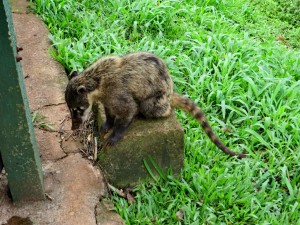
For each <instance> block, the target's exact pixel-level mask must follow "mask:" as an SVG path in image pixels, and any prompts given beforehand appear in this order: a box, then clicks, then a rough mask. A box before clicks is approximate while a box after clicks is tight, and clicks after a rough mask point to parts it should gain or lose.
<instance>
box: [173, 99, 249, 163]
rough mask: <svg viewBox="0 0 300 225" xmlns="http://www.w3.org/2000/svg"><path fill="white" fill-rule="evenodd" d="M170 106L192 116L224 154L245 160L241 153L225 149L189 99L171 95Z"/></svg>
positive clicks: (195, 105) (200, 110)
mask: <svg viewBox="0 0 300 225" xmlns="http://www.w3.org/2000/svg"><path fill="white" fill-rule="evenodd" d="M171 105H172V106H173V107H175V108H180V109H182V110H184V111H185V112H187V113H189V114H190V115H192V116H193V117H194V118H195V119H196V120H198V122H199V123H200V124H201V126H202V128H203V129H204V131H205V133H206V134H207V136H208V137H209V139H210V140H211V141H212V142H213V143H214V144H215V145H216V146H217V147H218V148H219V149H221V150H222V151H223V152H224V153H226V154H228V155H230V156H237V157H238V158H239V159H241V158H245V157H246V156H245V155H244V154H242V153H236V152H233V151H231V150H230V149H229V148H227V147H226V146H225V145H224V144H223V143H222V142H221V140H220V139H219V138H218V136H216V135H215V134H214V132H213V130H212V128H211V126H210V125H209V122H208V120H207V119H206V117H205V115H204V112H203V111H202V109H201V108H200V107H199V106H198V105H197V104H196V103H195V102H193V101H192V100H190V99H189V98H186V97H184V96H182V95H180V94H178V93H173V94H172V98H171Z"/></svg>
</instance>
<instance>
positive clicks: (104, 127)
mask: <svg viewBox="0 0 300 225" xmlns="http://www.w3.org/2000/svg"><path fill="white" fill-rule="evenodd" d="M112 126H113V125H112V124H110V123H108V122H104V123H102V125H101V127H100V133H101V135H103V136H104V135H105V134H107V133H108V131H109V130H110V129H111V128H112Z"/></svg>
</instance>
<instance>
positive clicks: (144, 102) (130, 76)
mask: <svg viewBox="0 0 300 225" xmlns="http://www.w3.org/2000/svg"><path fill="white" fill-rule="evenodd" d="M65 98H66V102H67V105H68V107H69V109H70V113H71V117H72V129H73V130H74V129H78V128H79V126H80V124H81V123H82V122H83V121H84V120H86V118H87V116H88V115H89V113H90V111H91V108H92V105H93V103H95V102H98V101H100V102H101V103H102V104H103V106H104V110H105V115H106V121H105V122H104V123H103V124H102V126H101V128H100V131H101V133H106V132H108V130H109V129H112V133H111V135H110V136H109V137H108V138H107V140H106V144H107V145H114V144H115V143H116V142H118V141H119V140H120V139H121V138H122V137H123V134H124V132H125V131H126V129H127V128H128V126H129V125H130V123H131V122H132V120H133V119H134V117H135V116H136V115H138V114H142V115H143V116H145V117H146V118H158V117H168V116H169V115H170V114H171V111H172V107H175V108H180V109H182V110H184V111H186V112H187V113H189V114H191V115H192V116H193V117H194V118H195V119H196V120H198V121H199V123H200V124H201V126H202V127H203V129H204V131H205V133H206V134H207V136H208V137H209V138H210V139H211V141H212V142H213V143H214V144H215V145H216V146H217V147H218V148H219V149H221V150H222V151H223V152H224V153H226V154H228V155H230V156H237V157H238V158H244V157H245V155H244V154H239V153H235V152H233V151H231V150H230V149H229V148H227V147H226V146H225V145H224V144H223V143H222V142H221V141H220V139H219V138H218V137H217V136H216V135H215V134H214V133H213V131H212V128H211V126H210V125H209V123H208V120H207V119H206V117H205V115H204V113H203V111H202V110H201V109H200V108H199V107H198V105H197V104H196V103H194V102H193V101H191V100H190V99H188V98H186V97H184V96H182V95H180V94H178V93H174V92H173V81H172V80H171V77H170V74H169V72H168V70H167V67H166V65H165V63H164V62H163V60H162V59H160V58H159V57H157V56H155V55H154V54H152V53H147V52H136V53H130V54H127V55H124V56H121V57H118V56H108V57H103V58H100V59H98V60H97V61H96V62H94V63H93V64H92V65H91V66H89V67H87V68H86V69H85V70H83V71H82V72H81V73H80V74H77V72H74V73H73V74H72V76H71V79H70V81H69V83H68V85H67V87H66V92H65Z"/></svg>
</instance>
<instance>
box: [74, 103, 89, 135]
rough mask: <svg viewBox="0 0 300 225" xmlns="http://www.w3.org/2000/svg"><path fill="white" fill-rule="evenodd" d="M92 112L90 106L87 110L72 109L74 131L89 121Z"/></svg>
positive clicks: (83, 108)
mask: <svg viewBox="0 0 300 225" xmlns="http://www.w3.org/2000/svg"><path fill="white" fill-rule="evenodd" d="M90 112H91V107H90V106H88V107H87V108H85V107H84V106H80V107H76V108H70V113H71V118H72V127H71V129H72V130H76V129H78V128H79V127H80V125H81V124H82V123H83V122H84V121H86V120H87V118H88V116H89V114H90Z"/></svg>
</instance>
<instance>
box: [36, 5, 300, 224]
mask: <svg viewBox="0 0 300 225" xmlns="http://www.w3.org/2000/svg"><path fill="white" fill-rule="evenodd" d="M35 3H36V6H35V7H34V10H35V12H36V13H38V14H40V15H41V17H42V18H43V20H44V21H45V23H46V24H47V26H48V28H49V30H50V32H51V35H50V39H51V40H52V41H53V46H54V47H55V50H52V51H51V52H52V55H53V57H55V58H56V59H57V60H58V61H59V62H61V63H62V64H63V65H64V66H65V67H66V69H67V70H68V71H70V72H71V71H73V70H82V69H83V68H84V67H86V66H87V65H89V64H90V63H91V62H93V61H94V60H95V59H97V58H98V57H101V56H103V55H107V54H124V53H127V52H132V51H151V52H154V53H156V54H157V55H159V56H160V57H162V58H163V59H164V60H165V62H166V63H167V65H168V68H169V70H170V72H171V74H172V77H173V80H174V82H175V88H176V90H177V91H178V92H180V93H182V94H184V95H187V96H189V97H190V98H191V99H193V100H194V101H196V102H197V103H198V104H199V105H200V106H201V107H202V108H203V109H204V111H205V112H206V113H207V116H208V118H209V120H210V121H211V125H212V126H213V127H214V130H215V131H216V133H217V134H219V136H220V138H221V139H222V140H224V142H225V143H226V145H228V146H229V147H230V148H231V149H233V150H235V151H240V152H242V151H247V152H248V153H249V157H248V158H247V159H245V160H236V159H233V158H228V157H227V156H225V155H224V154H223V153H222V152H221V151H220V150H218V149H217V148H216V147H215V146H214V145H213V144H212V143H211V142H210V141H209V139H208V138H207V137H206V136H205V135H204V133H203V131H202V130H201V129H200V126H199V124H198V123H197V122H196V121H195V120H193V119H192V118H191V117H189V116H188V115H186V114H185V113H183V112H181V111H178V112H177V115H178V118H179V119H180V121H181V124H182V126H183V127H184V129H185V155H186V157H185V162H184V169H183V170H182V178H181V179H175V178H174V177H173V176H172V175H171V174H169V175H168V176H166V177H163V178H162V179H159V180H158V181H156V182H155V183H154V184H149V183H147V184H145V185H140V186H138V187H136V188H135V189H134V195H135V196H136V200H137V202H136V203H134V204H131V205H130V204H129V203H128V202H127V201H126V200H125V199H123V198H119V197H117V196H112V198H113V200H114V203H115V208H116V210H117V212H118V213H120V215H121V216H122V217H123V218H124V220H125V221H126V223H127V224H272V225H276V224H278V225H282V224H300V219H299V218H300V216H299V214H300V205H299V202H300V191H299V184H300V164H299V162H300V154H299V151H300V147H299V146H300V145H299V144H300V107H299V106H300V98H299V96H300V81H299V80H300V60H299V53H300V52H299V48H300V46H299V43H300V40H299V38H300V33H299V31H300V28H299V27H300V26H299V15H300V13H299V7H298V6H299V1H298V0H296V1H283V0H268V1H248V0H242V1H234V0H198V1H197V0H185V1H178V0H165V1H163V0H161V1H155V0H140V1H132V0H131V1H130V0H127V1H125V0H114V1H113V0H110V1H109V0H106V1H104V0H97V1H96V0H83V1H80V3H78V1H65V0H35ZM271 6H272V7H273V8H272V7H271ZM279 36H282V37H283V38H284V42H285V43H283V42H281V41H276V38H278V37H279ZM223 128H228V129H230V130H231V131H232V133H228V132H225V131H224V129H223ZM178 211H182V212H183V218H181V219H180V218H177V216H176V213H177V212H178Z"/></svg>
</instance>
